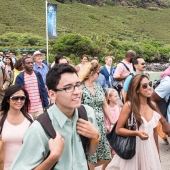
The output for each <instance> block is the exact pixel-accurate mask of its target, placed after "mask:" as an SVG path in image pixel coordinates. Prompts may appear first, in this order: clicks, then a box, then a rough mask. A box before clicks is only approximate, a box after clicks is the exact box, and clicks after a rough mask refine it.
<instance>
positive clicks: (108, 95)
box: [105, 88, 118, 104]
mask: <svg viewBox="0 0 170 170" xmlns="http://www.w3.org/2000/svg"><path fill="white" fill-rule="evenodd" d="M113 94H117V95H118V92H117V90H116V89H112V88H108V89H107V90H106V92H105V98H106V102H107V103H108V104H109V103H110V101H109V97H111V96H112V95H113Z"/></svg>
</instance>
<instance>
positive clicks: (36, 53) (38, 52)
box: [33, 51, 43, 57]
mask: <svg viewBox="0 0 170 170" xmlns="http://www.w3.org/2000/svg"><path fill="white" fill-rule="evenodd" d="M39 54H41V55H43V53H41V52H40V51H35V52H34V54H33V57H35V56H36V55H39Z"/></svg>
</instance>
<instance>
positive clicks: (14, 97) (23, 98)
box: [10, 96, 26, 101]
mask: <svg viewBox="0 0 170 170" xmlns="http://www.w3.org/2000/svg"><path fill="white" fill-rule="evenodd" d="M10 99H12V101H18V100H19V99H20V100H21V101H24V100H25V99H26V97H25V96H11V97H10Z"/></svg>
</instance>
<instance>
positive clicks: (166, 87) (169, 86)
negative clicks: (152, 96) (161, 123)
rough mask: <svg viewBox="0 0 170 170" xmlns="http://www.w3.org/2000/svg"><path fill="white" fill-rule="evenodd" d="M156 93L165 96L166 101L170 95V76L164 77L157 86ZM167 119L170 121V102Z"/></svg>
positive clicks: (161, 96)
mask: <svg viewBox="0 0 170 170" xmlns="http://www.w3.org/2000/svg"><path fill="white" fill-rule="evenodd" d="M155 93H156V94H157V95H158V96H159V97H160V98H162V99H163V98H164V99H165V100H166V102H167V101H168V99H169V96H170V77H169V76H166V77H165V78H164V79H162V80H161V82H160V84H159V85H158V87H156V88H155ZM167 121H168V123H170V104H169V105H168V109H167Z"/></svg>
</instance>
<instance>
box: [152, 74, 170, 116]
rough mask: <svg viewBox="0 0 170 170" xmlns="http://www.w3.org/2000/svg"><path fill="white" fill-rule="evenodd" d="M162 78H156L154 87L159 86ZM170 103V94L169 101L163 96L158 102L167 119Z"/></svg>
mask: <svg viewBox="0 0 170 170" xmlns="http://www.w3.org/2000/svg"><path fill="white" fill-rule="evenodd" d="M169 77H170V76H169ZM162 79H163V78H161V79H158V80H154V83H153V89H156V88H157V87H158V86H159V84H160V83H161V80H162ZM169 103H170V95H169V98H168V101H166V100H165V98H163V99H161V100H160V101H158V102H157V105H158V107H159V110H160V111H161V113H162V115H163V116H164V118H165V119H166V116H167V109H168V105H169Z"/></svg>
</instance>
